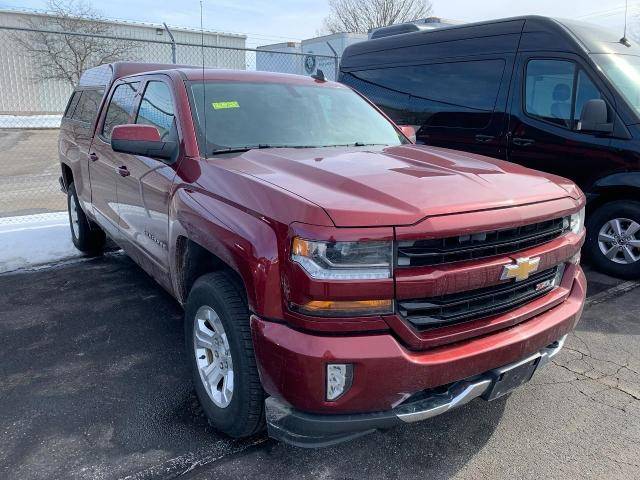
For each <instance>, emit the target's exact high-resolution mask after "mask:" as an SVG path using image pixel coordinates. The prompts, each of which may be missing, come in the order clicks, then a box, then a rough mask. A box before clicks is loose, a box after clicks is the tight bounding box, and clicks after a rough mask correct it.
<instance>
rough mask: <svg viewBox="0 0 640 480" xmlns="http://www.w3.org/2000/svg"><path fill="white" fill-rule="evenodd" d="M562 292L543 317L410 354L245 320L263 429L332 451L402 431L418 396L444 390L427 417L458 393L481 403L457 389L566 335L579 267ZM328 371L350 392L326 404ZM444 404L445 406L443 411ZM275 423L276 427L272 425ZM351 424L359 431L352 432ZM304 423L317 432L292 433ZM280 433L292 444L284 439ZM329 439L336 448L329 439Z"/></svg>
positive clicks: (383, 337)
mask: <svg viewBox="0 0 640 480" xmlns="http://www.w3.org/2000/svg"><path fill="white" fill-rule="evenodd" d="M565 282H566V283H565ZM563 285H564V286H565V287H566V290H565V291H566V297H564V298H563V299H562V301H560V303H558V304H556V305H555V306H553V307H552V308H549V309H547V310H545V311H543V312H539V311H537V310H536V309H535V307H534V306H533V305H532V306H530V307H529V309H528V310H532V311H529V312H527V315H523V316H524V318H525V319H524V320H522V321H520V322H519V323H517V324H515V325H511V326H509V327H506V328H503V329H501V330H498V331H494V332H491V333H488V334H484V335H479V336H475V337H472V338H466V339H463V340H459V341H454V342H453V343H447V344H445V345H440V346H437V347H433V348H429V349H426V350H417V351H416V350H410V349H408V348H407V347H406V346H405V345H403V344H402V343H401V341H400V340H399V339H398V337H396V336H394V335H393V334H391V333H389V332H388V331H386V332H379V333H377V334H376V333H375V332H372V333H368V334H360V335H351V336H329V335H319V334H311V333H308V332H304V331H300V330H297V329H294V328H291V327H289V326H288V325H286V324H284V323H279V322H273V321H267V320H264V319H261V318H259V317H257V316H252V318H251V327H252V335H253V343H254V347H255V353H256V360H257V364H258V369H259V372H260V378H261V381H262V385H263V387H264V389H265V390H266V392H267V393H268V394H269V395H270V397H271V398H269V399H268V400H267V410H268V411H270V412H271V413H272V415H271V420H270V421H269V423H270V431H271V433H272V435H274V436H277V437H279V438H282V439H283V440H285V441H290V442H294V443H295V442H297V443H300V444H303V443H304V441H301V440H300V438H299V435H303V436H304V435H306V434H305V432H311V433H310V434H309V436H310V437H311V438H310V439H309V443H311V444H314V445H322V444H323V442H329V443H333V442H334V441H341V440H345V439H347V438H349V435H350V436H354V435H355V436H357V435H361V434H362V433H363V432H367V431H369V430H371V428H385V427H386V426H393V425H396V424H397V423H398V422H400V423H402V422H403V420H401V417H398V415H397V413H398V412H400V413H406V414H408V413H409V412H408V411H405V410H403V409H405V408H406V405H408V404H406V402H408V401H412V400H413V399H415V398H416V397H417V394H419V393H420V394H423V393H424V392H429V391H433V390H434V389H438V390H437V391H438V392H441V390H442V388H444V387H443V386H448V388H449V391H448V395H449V397H450V401H446V402H445V403H444V404H443V405H441V404H437V405H435V406H434V407H433V409H435V410H434V411H436V412H438V413H442V411H446V410H448V409H449V408H452V407H453V406H456V405H459V404H460V401H461V399H460V398H458V397H459V395H460V394H459V392H458V390H459V389H460V388H462V390H465V389H467V388H470V389H471V390H472V393H477V395H476V396H478V395H484V393H485V392H484V390H482V385H475V383H461V382H475V381H476V380H477V379H478V378H480V377H481V376H483V375H486V374H488V373H489V372H491V371H494V370H495V369H496V368H499V367H502V366H505V365H510V364H513V363H517V362H519V361H521V360H522V359H525V358H528V357H530V356H531V355H536V354H540V355H541V356H542V353H541V352H543V353H544V352H545V351H546V350H548V349H549V348H551V347H549V346H550V345H552V344H554V342H556V341H558V339H561V338H563V337H564V336H565V335H567V334H568V333H569V332H570V331H571V330H573V328H574V327H575V325H576V323H577V322H578V321H579V319H580V316H581V314H582V308H583V305H584V299H585V296H586V279H585V276H584V273H583V272H582V270H581V269H580V267H579V266H575V265H572V266H571V268H569V269H568V270H567V271H566V272H565V279H564V280H563ZM563 288H564V287H563ZM523 308H524V307H523ZM525 309H526V308H525ZM534 312H535V313H534ZM505 315H511V316H513V315H514V313H511V314H510V313H507V314H505ZM327 363H349V364H352V365H353V381H352V384H351V387H350V389H349V390H348V391H347V392H346V393H345V394H343V395H342V396H341V397H340V398H339V399H337V400H336V401H333V402H329V401H327V400H326V398H325V395H326V392H325V388H326V387H325V385H326V378H325V377H326V365H327ZM454 386H455V387H454ZM478 392H479V393H478ZM470 395H471V394H470V393H465V394H464V397H463V398H467V399H468V398H472V397H470ZM449 403H451V405H450V406H446V405H448V404H449ZM421 405H422V404H421ZM412 408H414V407H412ZM414 409H415V408H414ZM424 410H425V408H423V406H421V407H419V408H417V409H415V411H416V412H421V413H419V414H418V413H415V414H413V415H412V417H413V418H417V417H420V416H423V415H427V414H426V413H422V412H424ZM427 410H429V411H430V409H429V408H427ZM274 412H276V413H274ZM277 412H280V413H277ZM283 412H284V413H283ZM381 412H382V413H381ZM428 416H429V415H428ZM428 416H427V417H424V418H428ZM276 418H280V419H283V420H282V421H276V420H275V419H276ZM404 418H405V419H407V418H410V417H409V416H406V415H405V416H404ZM286 419H288V420H286ZM352 420H353V421H352ZM300 422H301V423H300ZM353 422H355V423H356V424H360V425H362V427H358V428H356V429H355V430H354V428H353V427H354V423H353ZM306 423H312V424H314V425H316V426H314V427H313V428H307V427H304V428H302V429H301V430H299V429H296V428H297V427H296V425H298V424H301V425H305V424H306ZM317 425H324V426H323V427H321V428H320V427H318V426H317ZM341 425H343V426H341ZM373 425H375V426H373ZM318 428H320V430H318ZM287 432H289V433H290V434H291V435H293V437H291V438H289V437H288V433H287ZM320 433H322V434H323V435H319V434H320ZM324 434H327V435H328V437H327V435H324ZM345 434H347V437H346V438H345ZM336 435H337V436H338V437H339V438H338V439H337V440H336V439H332V438H331V437H332V436H336ZM316 437H317V438H316ZM296 438H297V440H296ZM321 438H322V439H321Z"/></svg>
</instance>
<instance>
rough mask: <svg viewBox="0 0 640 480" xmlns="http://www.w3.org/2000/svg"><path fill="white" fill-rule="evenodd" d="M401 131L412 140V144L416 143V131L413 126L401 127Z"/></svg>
mask: <svg viewBox="0 0 640 480" xmlns="http://www.w3.org/2000/svg"><path fill="white" fill-rule="evenodd" d="M398 128H400V131H401V132H402V133H403V134H404V136H405V137H407V138H408V139H409V140H411V143H416V129H415V127H413V126H411V125H399V127H398Z"/></svg>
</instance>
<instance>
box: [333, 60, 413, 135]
mask: <svg viewBox="0 0 640 480" xmlns="http://www.w3.org/2000/svg"><path fill="white" fill-rule="evenodd" d="M386 70H388V69H381V70H370V71H361V72H352V73H345V74H343V76H342V78H341V79H340V81H341V82H342V83H344V84H345V85H349V86H350V87H352V88H353V89H354V90H356V91H358V92H360V93H361V94H362V95H364V96H365V97H367V98H368V99H369V100H371V101H372V102H373V103H375V104H376V105H377V106H378V107H380V108H381V109H382V110H383V111H384V113H386V114H387V115H389V117H391V119H392V120H393V121H394V122H396V123H397V124H399V125H408V124H410V123H411V120H410V118H409V117H408V113H409V95H407V94H406V93H402V92H399V91H397V90H395V89H394V88H393V83H392V81H393V79H392V78H390V77H391V76H389V78H387V79H386V80H388V81H384V80H385V78H384V77H385V75H384V73H385V71H386ZM360 77H362V78H360ZM377 77H381V78H377Z"/></svg>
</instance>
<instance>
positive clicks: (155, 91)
mask: <svg viewBox="0 0 640 480" xmlns="http://www.w3.org/2000/svg"><path fill="white" fill-rule="evenodd" d="M174 121H175V113H174V108H173V99H172V97H171V91H170V90H169V86H168V85H167V84H166V83H163V82H149V83H147V87H146V88H145V90H144V95H143V96H142V101H141V102H140V108H139V109H138V115H137V118H136V122H135V123H140V124H144V125H153V126H154V127H156V128H157V129H158V132H160V137H162V138H164V137H165V136H166V135H167V134H168V133H169V132H170V131H171V129H172V128H173V126H174Z"/></svg>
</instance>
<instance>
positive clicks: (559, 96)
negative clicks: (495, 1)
mask: <svg viewBox="0 0 640 480" xmlns="http://www.w3.org/2000/svg"><path fill="white" fill-rule="evenodd" d="M378 35H380V34H379V33H378ZM620 36H621V34H617V35H616V33H615V32H610V31H607V30H601V29H599V28H597V27H595V26H593V25H589V24H584V23H579V22H573V21H565V20H555V19H551V18H545V17H537V16H527V17H518V18H510V19H504V20H496V21H490V22H482V23H474V24H465V25H458V26H451V27H443V28H439V29H435V30H424V31H416V32H411V33H404V34H400V35H390V36H386V37H383V38H377V39H375V40H369V41H366V42H362V43H357V44H354V45H351V46H350V47H348V48H347V49H346V50H345V52H344V54H343V56H342V61H341V64H340V81H341V82H343V83H345V84H347V85H350V86H351V87H353V88H355V89H356V90H358V91H360V92H361V93H362V94H364V95H365V96H366V97H368V98H369V99H370V100H372V101H373V102H374V103H376V104H377V105H378V106H380V107H381V108H382V109H383V110H384V111H385V112H386V113H387V114H388V115H389V116H390V117H391V118H392V119H393V120H394V121H395V122H396V123H398V124H401V125H413V126H414V127H415V128H416V139H417V142H418V143H426V144H429V145H437V146H444V147H448V148H453V149H458V150H466V151H469V152H474V153H480V154H483V155H488V156H492V157H495V158H500V159H506V160H509V161H512V162H516V163H519V164H522V165H525V166H527V167H531V168H535V169H538V170H544V171H547V172H551V173H555V174H558V175H561V176H563V177H567V178H570V179H572V180H574V181H575V182H576V183H577V184H578V185H579V186H580V187H581V188H582V189H583V190H584V191H585V193H586V194H587V198H588V205H587V214H588V221H587V232H588V235H587V243H586V245H585V249H584V251H585V253H586V254H587V255H588V256H589V257H590V258H591V259H592V261H593V263H594V264H595V266H596V267H598V268H599V269H600V270H602V271H604V272H607V273H610V274H613V275H616V276H619V277H624V278H638V277H640V47H638V46H637V45H634V44H630V43H628V42H627V41H624V42H621V41H620V40H619V38H620Z"/></svg>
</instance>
